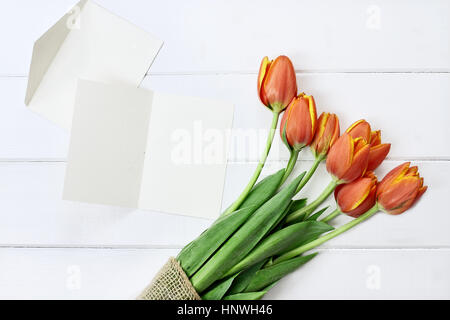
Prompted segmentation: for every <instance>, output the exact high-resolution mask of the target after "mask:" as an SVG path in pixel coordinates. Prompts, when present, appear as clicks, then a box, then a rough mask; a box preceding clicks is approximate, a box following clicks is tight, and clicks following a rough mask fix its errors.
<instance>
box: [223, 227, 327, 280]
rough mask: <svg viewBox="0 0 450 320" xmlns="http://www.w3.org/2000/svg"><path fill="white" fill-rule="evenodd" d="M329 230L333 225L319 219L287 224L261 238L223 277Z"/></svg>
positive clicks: (297, 245)
mask: <svg viewBox="0 0 450 320" xmlns="http://www.w3.org/2000/svg"><path fill="white" fill-rule="evenodd" d="M330 230H333V227H331V226H330V225H329V224H327V223H324V222H320V221H305V222H300V223H296V224H293V225H290V226H287V227H285V228H283V229H281V230H279V231H277V232H275V233H273V234H271V235H269V236H268V237H267V238H265V239H264V240H262V241H261V242H260V243H259V244H258V245H257V246H256V247H255V248H254V249H253V250H252V251H251V252H250V253H249V254H248V255H247V256H246V257H245V258H244V259H243V260H241V261H240V262H239V263H238V264H236V265H235V266H234V267H233V268H231V270H229V271H228V272H227V273H226V274H225V275H224V277H227V276H230V275H233V274H235V273H237V272H240V271H242V270H244V269H247V268H248V267H250V266H252V265H254V264H255V263H258V262H261V261H264V260H266V259H267V258H269V257H272V256H275V255H278V254H281V253H283V252H286V251H289V250H291V249H292V248H296V247H299V246H301V245H302V244H304V243H306V242H309V241H311V239H316V238H317V237H318V236H320V235H321V234H322V233H324V232H327V231H330Z"/></svg>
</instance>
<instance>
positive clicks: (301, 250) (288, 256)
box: [272, 204, 378, 264]
mask: <svg viewBox="0 0 450 320" xmlns="http://www.w3.org/2000/svg"><path fill="white" fill-rule="evenodd" d="M377 212H378V204H375V205H374V206H373V207H372V208H371V209H369V211H367V212H366V213H364V214H363V215H361V216H360V217H359V218H357V219H354V220H352V221H350V222H348V223H347V224H345V225H343V226H342V227H340V228H338V229H335V230H334V231H332V232H330V233H327V234H326V235H324V236H322V237H320V238H318V239H316V240H314V241H311V242H309V243H307V244H305V245H303V246H300V247H298V248H296V249H293V250H291V251H289V252H286V253H285V254H283V255H281V256H280V257H278V258H277V259H275V260H274V261H273V263H272V264H277V263H280V262H283V261H286V260H289V259H291V258H293V257H296V256H299V255H301V254H302V253H305V252H306V251H309V250H311V249H314V248H315V247H317V246H320V245H321V244H324V243H325V242H327V241H328V240H331V239H333V238H335V237H337V236H338V235H340V234H342V233H344V232H345V231H347V230H349V229H351V228H353V227H355V226H357V225H358V224H360V223H361V222H363V221H365V220H367V219H369V218H370V217H372V216H373V215H374V214H375V213H377Z"/></svg>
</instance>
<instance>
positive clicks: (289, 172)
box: [280, 149, 304, 186]
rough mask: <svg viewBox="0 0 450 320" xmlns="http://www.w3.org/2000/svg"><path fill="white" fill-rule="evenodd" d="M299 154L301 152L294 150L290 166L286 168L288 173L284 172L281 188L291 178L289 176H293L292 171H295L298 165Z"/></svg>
mask: <svg viewBox="0 0 450 320" xmlns="http://www.w3.org/2000/svg"><path fill="white" fill-rule="evenodd" d="M299 152H300V150H295V149H292V151H291V156H290V158H289V162H288V164H287V166H286V171H285V172H284V176H283V179H281V183H280V186H281V185H282V184H283V183H284V182H285V181H286V179H287V178H288V177H289V175H290V174H291V172H292V170H293V169H294V167H295V164H296V163H297V159H298V153H299ZM303 179H304V178H303Z"/></svg>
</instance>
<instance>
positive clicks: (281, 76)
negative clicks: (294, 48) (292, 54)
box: [258, 56, 297, 113]
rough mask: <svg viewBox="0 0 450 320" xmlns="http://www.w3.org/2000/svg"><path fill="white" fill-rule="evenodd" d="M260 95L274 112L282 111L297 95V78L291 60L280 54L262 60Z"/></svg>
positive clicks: (259, 82)
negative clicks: (276, 56)
mask: <svg viewBox="0 0 450 320" xmlns="http://www.w3.org/2000/svg"><path fill="white" fill-rule="evenodd" d="M258 95H259V98H260V99H261V102H262V103H263V104H264V105H265V106H266V107H268V108H269V109H271V110H272V111H274V112H278V113H279V112H281V111H283V110H284V109H286V107H287V106H288V105H289V103H290V102H291V101H292V99H293V98H294V97H295V96H296V95H297V79H296V77H295V70H294V66H293V64H292V62H291V60H290V59H289V58H288V57H286V56H279V57H278V58H276V59H275V60H274V61H270V60H269V59H268V58H267V57H264V59H263V60H262V62H261V67H260V69H259V76H258Z"/></svg>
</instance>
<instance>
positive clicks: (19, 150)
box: [0, 73, 450, 162]
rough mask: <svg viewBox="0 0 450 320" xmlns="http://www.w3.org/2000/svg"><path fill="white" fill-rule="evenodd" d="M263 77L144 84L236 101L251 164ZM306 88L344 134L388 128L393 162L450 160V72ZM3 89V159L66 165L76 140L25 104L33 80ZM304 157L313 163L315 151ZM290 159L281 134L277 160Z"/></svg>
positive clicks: (155, 79) (260, 133)
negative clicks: (356, 127)
mask: <svg viewBox="0 0 450 320" xmlns="http://www.w3.org/2000/svg"><path fill="white" fill-rule="evenodd" d="M255 77H256V76H255V75H170V76H149V77H147V78H146V79H145V80H144V82H143V84H142V86H143V87H145V88H147V89H154V90H158V91H162V92H170V93H173V92H177V93H179V94H182V95H188V96H202V97H205V98H212V99H219V100H224V101H229V102H231V103H233V104H234V105H235V117H234V122H233V127H234V134H233V139H232V140H231V143H232V145H231V152H230V156H229V160H230V161H232V162H236V161H238V162H242V161H244V162H245V161H256V160H257V159H258V158H259V155H260V154H261V152H262V150H263V148H264V144H265V139H266V135H267V128H268V127H269V124H270V121H271V114H270V112H268V111H267V110H265V108H264V106H262V105H261V103H260V101H259V100H258V98H257V95H256V93H255V90H256V89H255ZM298 82H299V86H300V88H301V89H302V90H304V91H305V92H308V93H310V94H313V95H314V97H315V99H316V103H317V109H318V112H319V113H320V112H322V111H329V112H334V113H336V114H338V116H339V118H340V122H341V131H344V130H345V128H346V127H347V126H349V125H350V124H351V123H352V122H353V121H356V120H358V119H361V118H365V119H367V120H368V121H370V123H371V124H372V126H373V127H374V129H381V130H382V138H383V140H384V141H387V142H390V143H392V149H391V153H390V155H389V157H390V158H391V159H450V144H449V143H448V141H447V140H448V139H447V137H449V136H450V127H449V126H448V125H447V121H448V119H449V118H450V109H449V108H448V101H450V91H449V90H448V88H449V87H450V75H449V74H447V73H445V74H417V73H402V74H385V73H382V74H366V73H363V74H333V73H329V74H299V75H298ZM0 86H1V87H2V88H4V89H5V90H4V92H3V94H2V95H0V110H1V112H2V117H0V159H58V160H61V159H65V158H66V156H67V151H68V142H69V134H68V133H67V132H65V131H64V130H62V129H61V128H59V127H57V126H56V125H54V124H53V123H51V122H49V121H47V120H45V119H43V118H41V117H40V116H38V115H36V114H34V113H32V112H30V111H29V110H28V109H27V108H26V107H25V106H24V104H23V95H24V92H25V87H26V78H0ZM438 115H439V116H438ZM253 136H255V137H257V138H258V139H257V140H256V143H255V140H250V139H251V138H252V137H253ZM304 157H307V158H309V159H311V155H310V153H309V152H304ZM287 158H288V152H287V150H286V147H285V146H284V145H283V144H282V143H281V140H280V139H279V136H278V134H277V137H276V138H275V141H274V146H273V148H272V150H271V154H270V156H269V159H270V160H279V159H284V160H286V159H287Z"/></svg>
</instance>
